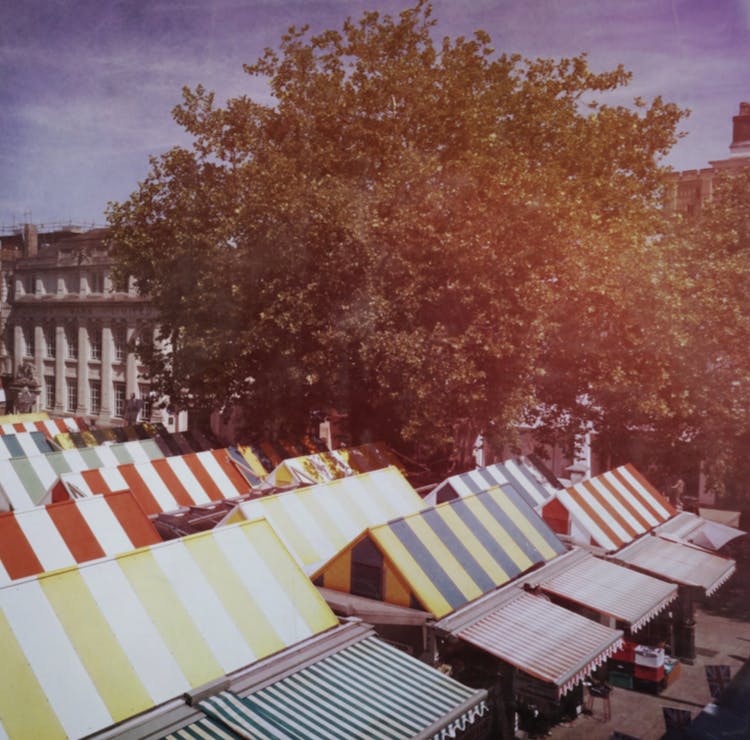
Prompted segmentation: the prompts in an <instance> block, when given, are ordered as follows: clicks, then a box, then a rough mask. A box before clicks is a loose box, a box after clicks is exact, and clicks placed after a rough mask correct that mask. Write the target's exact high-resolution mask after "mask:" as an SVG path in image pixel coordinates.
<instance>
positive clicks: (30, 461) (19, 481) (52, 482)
mask: <svg viewBox="0 0 750 740" xmlns="http://www.w3.org/2000/svg"><path fill="white" fill-rule="evenodd" d="M159 457H162V452H161V450H160V449H159V448H158V447H157V446H156V444H155V443H154V441H153V440H150V439H149V440H142V441H139V442H125V443H123V444H114V445H102V446H100V447H92V448H90V449H85V450H63V451H62V452H50V453H47V454H46V455H36V456H35V457H28V458H15V459H12V460H0V509H1V510H6V511H7V510H9V509H15V510H22V509H30V508H32V507H34V506H39V505H42V504H47V503H50V502H51V501H53V500H55V501H59V500H62V499H65V498H68V496H67V494H65V492H64V491H61V490H57V491H55V492H53V490H52V489H53V488H54V487H55V486H56V484H57V483H58V482H59V479H60V476H61V475H63V474H65V473H70V472H73V471H80V470H89V469H92V468H103V467H115V466H117V465H121V464H123V463H128V462H136V461H146V460H154V459H156V458H159Z"/></svg>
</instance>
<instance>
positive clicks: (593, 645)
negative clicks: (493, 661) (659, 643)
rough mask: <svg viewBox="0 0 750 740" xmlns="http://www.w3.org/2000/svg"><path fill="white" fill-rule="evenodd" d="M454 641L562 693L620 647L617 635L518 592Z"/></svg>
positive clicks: (579, 616)
mask: <svg viewBox="0 0 750 740" xmlns="http://www.w3.org/2000/svg"><path fill="white" fill-rule="evenodd" d="M457 634H458V637H460V638H461V639H462V640H465V641H466V642H468V643H471V644H472V645H475V646H476V647H478V648H480V649H481V650H484V651H486V652H488V653H490V654H491V655H494V656H496V657H498V658H500V659H501V660H504V661H505V662H507V663H510V664H511V665H514V666H516V667H517V668H519V669H520V670H522V671H523V672H524V673H527V674H529V675H530V676H533V677H534V678H537V679H539V680H540V681H544V682H546V683H551V684H553V685H554V686H556V687H557V691H558V695H562V694H565V693H566V692H567V691H569V690H570V689H572V688H573V687H574V686H575V685H576V684H577V683H579V682H580V681H582V680H583V679H584V678H585V677H586V676H587V675H588V674H589V673H591V671H593V670H594V669H595V668H596V667H597V666H599V665H601V664H602V663H603V662H604V661H605V660H606V659H607V658H608V657H609V656H610V655H611V654H612V653H613V652H614V651H615V650H617V649H618V647H619V646H620V645H621V644H622V632H620V631H619V630H613V629H611V628H610V627H606V626H605V625H603V624H598V623H596V622H594V621H592V620H590V619H587V618H586V617H583V616H581V615H579V614H576V613H574V612H572V611H569V610H567V609H564V608H563V607H561V606H557V605H556V604H553V603H551V602H549V601H547V600H546V599H543V598H540V597H538V596H532V595H531V594H526V593H523V592H521V591H519V592H518V595H517V596H516V598H514V599H511V600H509V601H507V602H506V603H505V604H503V605H502V606H500V607H498V608H497V609H495V610H494V611H492V612H491V613H490V614H488V615H487V616H485V617H483V618H482V619H479V620H478V621H477V622H475V623H474V624H472V625H470V626H468V627H466V628H464V629H462V630H460V631H459V632H458V633H457Z"/></svg>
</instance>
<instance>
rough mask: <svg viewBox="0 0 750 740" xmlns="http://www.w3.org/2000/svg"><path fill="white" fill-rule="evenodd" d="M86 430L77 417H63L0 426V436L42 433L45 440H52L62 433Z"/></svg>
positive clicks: (84, 424)
mask: <svg viewBox="0 0 750 740" xmlns="http://www.w3.org/2000/svg"><path fill="white" fill-rule="evenodd" d="M86 429H88V425H87V424H86V422H85V421H84V420H83V419H82V418H80V417H78V416H65V417H63V418H60V419H45V420H40V421H17V422H14V423H9V424H0V434H18V433H19V432H44V435H45V436H46V437H47V439H54V437H55V435H56V434H61V433H63V432H83V431H85V430H86Z"/></svg>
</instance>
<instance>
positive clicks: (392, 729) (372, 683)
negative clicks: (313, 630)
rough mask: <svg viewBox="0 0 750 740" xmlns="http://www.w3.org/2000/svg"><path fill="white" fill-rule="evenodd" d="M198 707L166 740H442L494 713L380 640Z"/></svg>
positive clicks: (480, 697) (478, 694)
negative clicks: (196, 717)
mask: <svg viewBox="0 0 750 740" xmlns="http://www.w3.org/2000/svg"><path fill="white" fill-rule="evenodd" d="M198 707H199V708H200V709H201V710H202V711H203V712H204V713H205V714H206V715H207V718H206V719H202V720H200V721H199V722H196V723H193V724H192V725H189V726H188V727H184V728H183V729H181V730H178V731H177V732H174V733H173V734H171V735H169V736H168V738H170V739H171V738H175V739H177V738H179V739H180V740H186V739H187V738H196V737H204V738H205V737H224V738H235V737H242V738H258V739H259V740H260V739H261V738H303V737H304V738H306V740H308V739H309V740H317V739H319V740H334V738H341V740H349V738H354V737H357V738H378V740H386V738H404V739H405V738H413V737H425V738H434V739H435V740H442V739H443V738H449V737H455V736H456V734H457V733H458V732H460V731H462V730H464V729H465V728H466V727H468V726H469V725H471V724H472V723H473V722H475V721H476V720H477V719H478V718H480V717H482V716H484V715H485V714H486V713H487V712H488V711H489V707H488V705H487V701H486V692H484V691H477V690H475V689H470V688H468V687H466V686H464V685H463V684H460V683H458V682H457V681H455V680H454V679H452V678H450V677H449V676H446V675H444V674H443V673H441V672H440V671H437V670H435V669H434V668H431V667H430V666H428V665H426V664H424V663H422V662H421V661H419V660H417V659H416V658H412V657H411V656H409V655H406V654H405V653H403V652H401V651H400V650H397V649H396V648H394V647H391V646H390V645H388V644H386V643H384V642H382V641H381V640H379V639H378V638H376V637H368V638H366V639H364V640H360V641H359V642H356V643H355V644H353V645H350V646H348V647H346V648H344V649H343V650H340V651H339V652H336V653H334V654H333V655H329V656H328V657H326V658H324V659H323V660H320V661H318V662H316V663H313V664H312V665H308V666H307V667H306V668H303V669H302V670H300V671H298V672H297V673H294V674H292V675H290V676H287V677H286V678H284V679H282V680H280V681H277V682H275V683H273V684H271V685H269V686H266V687H264V688H262V689H260V690H258V691H255V692H253V693H251V694H249V695H247V696H243V697H240V696H237V695H236V694H234V693H232V692H229V691H222V692H221V693H219V694H217V695H215V696H212V697H210V698H208V699H205V700H203V701H201V702H200V703H199V704H198ZM201 733H203V734H201Z"/></svg>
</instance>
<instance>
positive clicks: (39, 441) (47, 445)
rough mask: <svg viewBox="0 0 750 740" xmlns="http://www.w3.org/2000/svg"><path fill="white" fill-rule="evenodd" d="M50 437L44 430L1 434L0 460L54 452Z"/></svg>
mask: <svg viewBox="0 0 750 740" xmlns="http://www.w3.org/2000/svg"><path fill="white" fill-rule="evenodd" d="M55 449H56V448H55V447H53V446H52V444H51V442H50V440H49V438H48V437H47V435H45V434H44V432H17V433H16V434H3V435H0V460H8V459H9V458H11V457H33V456H34V455H43V454H44V453H46V452H54V451H55Z"/></svg>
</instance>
